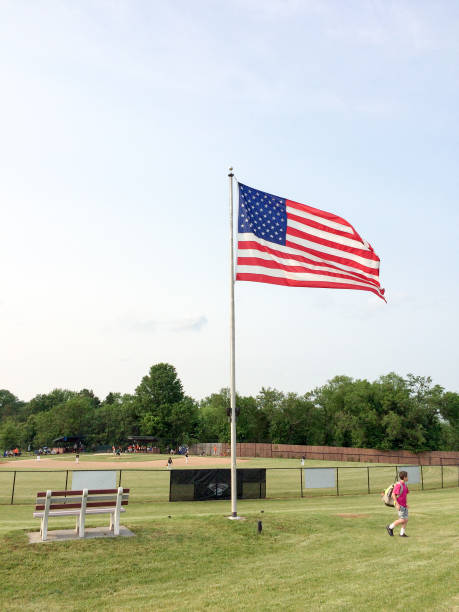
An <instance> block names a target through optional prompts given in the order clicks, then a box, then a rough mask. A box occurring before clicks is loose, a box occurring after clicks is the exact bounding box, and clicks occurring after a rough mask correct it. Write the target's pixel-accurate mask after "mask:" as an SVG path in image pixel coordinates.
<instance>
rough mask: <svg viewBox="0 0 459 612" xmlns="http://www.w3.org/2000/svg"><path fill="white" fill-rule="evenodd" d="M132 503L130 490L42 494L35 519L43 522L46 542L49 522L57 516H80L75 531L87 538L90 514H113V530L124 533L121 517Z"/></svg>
mask: <svg viewBox="0 0 459 612" xmlns="http://www.w3.org/2000/svg"><path fill="white" fill-rule="evenodd" d="M128 501H129V489H123V487H119V488H118V489H89V490H88V489H83V490H82V491H40V492H39V493H37V500H36V505H35V512H34V513H33V516H34V518H40V519H41V527H40V534H41V539H42V541H44V540H46V539H47V536H48V519H49V518H50V517H54V516H76V517H77V520H76V528H75V532H76V533H78V535H79V537H80V538H84V524H85V518H86V515H87V514H90V515H92V514H110V531H113V535H115V536H117V535H119V533H120V514H121V512H126V510H125V508H123V506H127V504H128Z"/></svg>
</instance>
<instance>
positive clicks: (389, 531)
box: [386, 525, 394, 536]
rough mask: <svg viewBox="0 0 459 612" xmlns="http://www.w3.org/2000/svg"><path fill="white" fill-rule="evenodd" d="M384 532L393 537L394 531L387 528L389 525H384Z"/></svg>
mask: <svg viewBox="0 0 459 612" xmlns="http://www.w3.org/2000/svg"><path fill="white" fill-rule="evenodd" d="M386 530H387V533H388V534H389V535H390V536H393V535H394V530H393V529H391V528H390V527H389V525H386Z"/></svg>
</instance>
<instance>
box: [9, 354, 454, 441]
mask: <svg viewBox="0 0 459 612" xmlns="http://www.w3.org/2000/svg"><path fill="white" fill-rule="evenodd" d="M236 405H237V411H238V413H239V416H238V421H237V437H238V442H270V443H274V444H308V445H320V446H322V445H324V446H325V445H327V446H348V447H361V448H376V449H380V450H397V449H406V450H411V451H414V452H420V451H425V450H458V449H459V394H458V393H454V392H451V391H445V389H443V388H442V387H440V386H439V385H433V384H432V380H431V378H430V377H423V376H415V375H413V374H408V375H407V376H406V377H402V376H399V375H398V374H395V373H390V374H387V375H384V376H381V377H380V378H378V379H377V380H375V381H373V382H370V381H368V380H359V379H353V378H350V377H348V376H335V378H333V379H331V380H330V381H328V382H327V383H326V384H325V385H323V386H321V387H317V388H316V389H314V390H312V391H308V392H306V393H304V394H303V395H301V394H298V393H284V392H282V391H278V390H276V389H272V388H262V389H261V391H260V392H259V393H258V395H256V396H255V397H254V396H240V395H237V401H236ZM228 413H229V390H228V389H221V390H220V391H219V392H218V393H213V394H212V395H210V396H208V397H206V398H204V399H203V400H201V401H199V402H198V401H196V400H194V399H193V398H191V397H189V396H187V395H185V393H184V391H183V386H182V383H181V381H180V379H179V377H178V375H177V372H176V370H175V368H174V366H172V365H171V364H167V363H158V364H156V365H153V366H152V367H151V368H150V371H149V373H148V374H147V375H146V376H144V377H143V378H142V380H141V382H140V384H139V385H138V387H137V388H136V389H135V392H134V393H133V394H121V393H115V392H111V393H109V394H108V395H107V396H106V397H105V399H103V400H101V399H99V398H98V397H97V396H96V395H95V394H94V393H93V391H91V390H89V389H82V390H81V391H70V390H67V389H54V390H53V391H51V392H50V393H47V394H40V395H36V396H35V397H34V398H33V399H31V400H30V401H29V402H23V401H21V400H20V399H18V398H17V397H16V396H15V395H14V394H13V393H12V392H11V391H8V390H6V389H2V390H0V449H1V450H8V449H12V448H15V447H21V448H23V449H27V448H28V447H30V448H31V449H37V448H39V447H42V446H52V444H53V440H54V439H56V438H58V437H61V436H65V435H66V436H75V435H84V436H85V445H86V447H87V448H98V447H99V448H100V447H104V446H109V447H110V446H112V445H115V446H125V445H126V442H127V437H128V436H133V435H134V436H135V435H151V436H155V437H157V438H158V440H159V443H158V444H159V445H160V446H161V448H162V449H166V448H169V447H171V446H178V445H181V444H192V443H194V442H197V441H199V442H229V438H230V428H229V417H228Z"/></svg>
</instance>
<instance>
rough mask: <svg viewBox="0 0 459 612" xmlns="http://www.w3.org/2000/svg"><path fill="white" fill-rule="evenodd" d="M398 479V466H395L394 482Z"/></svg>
mask: <svg viewBox="0 0 459 612" xmlns="http://www.w3.org/2000/svg"><path fill="white" fill-rule="evenodd" d="M397 477H398V465H396V466H395V480H397Z"/></svg>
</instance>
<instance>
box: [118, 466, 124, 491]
mask: <svg viewBox="0 0 459 612" xmlns="http://www.w3.org/2000/svg"><path fill="white" fill-rule="evenodd" d="M122 471H123V470H120V477H119V480H118V487H120V486H121V472H122Z"/></svg>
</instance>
